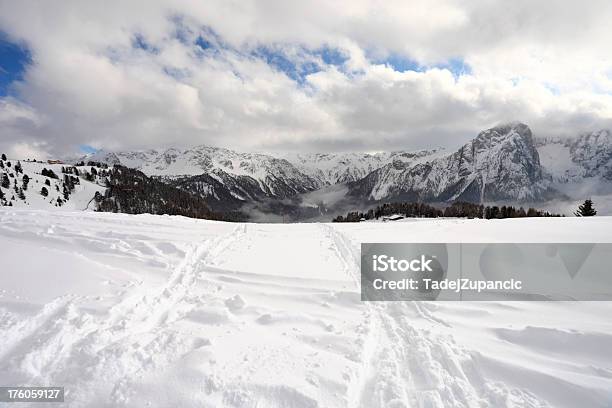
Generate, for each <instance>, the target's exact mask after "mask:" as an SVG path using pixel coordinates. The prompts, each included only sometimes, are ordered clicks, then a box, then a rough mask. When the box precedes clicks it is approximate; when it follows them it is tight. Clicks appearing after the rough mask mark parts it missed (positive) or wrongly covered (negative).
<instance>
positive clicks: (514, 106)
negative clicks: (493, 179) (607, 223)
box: [0, 0, 612, 154]
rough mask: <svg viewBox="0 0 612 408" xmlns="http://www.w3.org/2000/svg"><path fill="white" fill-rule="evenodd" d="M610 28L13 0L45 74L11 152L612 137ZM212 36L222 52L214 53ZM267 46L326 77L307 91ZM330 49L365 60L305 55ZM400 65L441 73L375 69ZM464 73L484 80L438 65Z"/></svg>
mask: <svg viewBox="0 0 612 408" xmlns="http://www.w3.org/2000/svg"><path fill="white" fill-rule="evenodd" d="M611 17H612V3H610V2H607V1H593V2H589V3H577V2H573V1H564V2H558V1H555V2H553V1H543V2H532V1H526V0H525V1H513V2H504V1H496V2H491V1H485V0H481V1H470V2H465V1H451V0H448V1H439V2H435V4H433V3H432V2H430V1H410V2H405V1H391V2H374V1H365V0H359V1H355V0H351V1H347V2H344V3H342V2H328V1H318V2H286V1H285V2H283V1H270V2H261V1H254V0H253V1H243V2H228V1H225V0H223V1H221V0H219V1H213V0H210V1H207V2H200V1H187V0H181V1H178V2H159V1H146V2H144V1H142V2H139V1H134V2H119V1H109V2H93V3H92V2H80V1H67V0H66V1H62V2H59V3H58V2H53V3H48V2H43V3H40V2H34V1H28V0H24V1H20V2H11V1H7V0H0V29H1V30H3V31H5V32H6V33H8V34H9V35H10V36H11V38H13V39H15V40H16V41H24V42H25V43H26V44H27V46H28V47H29V49H30V51H31V52H32V60H33V64H32V65H31V66H29V68H28V70H27V71H26V72H25V74H24V80H23V82H21V83H19V84H15V85H14V89H15V92H16V98H17V99H15V98H5V99H4V100H2V103H1V104H0V134H1V135H2V139H1V140H0V148H4V149H5V150H6V149H9V148H11V146H15V145H20V146H25V145H27V146H34V147H36V151H39V152H44V151H47V150H48V151H50V152H52V153H58V152H64V151H66V150H67V149H74V148H76V146H78V145H81V144H89V145H92V146H96V147H105V148H111V149H124V148H145V147H159V146H168V145H177V146H190V145H194V144H201V143H205V144H214V145H222V146H228V147H235V148H239V149H249V150H257V149H260V150H261V149H263V150H271V149H291V150H305V149H309V150H334V149H335V150H382V149H391V148H392V149H397V148H411V147H423V146H430V145H431V144H437V145H450V146H455V145H458V144H460V143H462V142H463V141H464V140H465V139H466V138H469V137H471V136H473V135H474V134H475V133H477V132H478V131H479V130H481V129H483V128H484V127H487V126H490V125H493V124H495V123H497V122H501V121H508V120H522V121H525V122H527V123H528V124H530V125H531V126H532V128H533V129H534V131H536V132H537V133H538V134H546V135H548V134H572V133H576V132H580V131H584V130H588V129H595V128H599V127H605V126H609V125H610V122H611V121H612V79H611V78H612V59H611V58H610V55H609V52H608V48H609V46H608V42H609V39H610V38H612V26H611V25H610V24H608V22H609V21H610V19H611ZM210 30H212V32H214V33H216V34H217V35H218V41H220V43H221V45H219V44H217V46H216V49H215V50H214V51H213V50H209V51H207V52H202V50H198V49H197V47H195V46H194V45H193V42H194V41H195V40H196V39H197V37H198V35H200V34H202V33H206V32H209V31H210ZM177 31H180V35H179V36H177ZM136 36H139V38H141V39H142V41H144V42H146V44H148V46H149V47H151V49H154V52H152V51H150V50H145V49H142V48H136V47H134V46H133V44H134V40H135V38H136ZM259 46H266V47H268V48H270V49H273V50H276V51H278V52H282V53H283V55H284V56H285V57H286V58H288V59H289V60H292V61H293V62H294V63H297V64H298V65H299V64H302V65H304V64H308V63H317V64H319V65H320V68H321V71H320V72H316V73H313V74H311V75H309V76H307V77H305V78H304V83H298V82H296V81H295V80H294V79H292V78H290V77H289V76H288V75H286V73H284V72H282V71H280V70H278V69H277V68H274V66H271V65H269V64H268V63H266V61H265V60H264V59H263V58H258V57H256V56H253V54H252V51H253V50H255V49H257V47H259ZM323 47H327V48H328V49H338V50H341V52H342V53H343V54H344V55H346V56H347V57H348V60H346V61H345V62H344V63H343V65H342V66H337V65H326V64H324V63H323V62H322V58H321V57H320V56H317V55H316V54H313V53H308V52H304V49H310V50H317V49H321V48H323ZM385 55H400V56H402V57H403V58H406V59H407V60H414V61H415V62H416V63H418V64H419V65H421V66H429V67H431V68H429V69H426V70H424V71H423V72H414V71H406V72H398V71H395V70H394V69H393V67H392V66H391V65H388V64H387V65H384V64H382V63H375V62H374V61H372V60H371V59H369V58H371V56H379V57H380V56H385ZM453 59H454V60H463V61H465V63H466V64H467V65H469V67H470V68H471V72H468V73H467V74H463V75H458V74H457V73H456V72H455V73H453V72H451V71H450V70H449V69H443V68H435V66H436V65H440V64H444V63H447V62H448V61H449V60H453ZM304 66H305V65H304ZM442 66H443V65H442ZM41 154H42V153H41Z"/></svg>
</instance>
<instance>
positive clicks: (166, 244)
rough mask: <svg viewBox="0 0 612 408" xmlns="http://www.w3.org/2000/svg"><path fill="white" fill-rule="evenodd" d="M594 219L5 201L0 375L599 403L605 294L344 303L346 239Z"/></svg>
mask: <svg viewBox="0 0 612 408" xmlns="http://www.w3.org/2000/svg"><path fill="white" fill-rule="evenodd" d="M611 227H612V218H609V217H593V218H590V219H588V218H585V219H578V218H547V219H545V218H541V219H539V218H538V219H512V220H490V221H487V220H460V219H448V220H442V219H437V220H424V219H422V220H411V219H406V220H400V221H396V222H393V223H382V222H379V223H375V222H364V223H351V224H283V225H278V224H241V223H223V222H213V221H206V220H193V219H187V218H183V217H170V216H153V215H137V216H133V215H125V214H109V213H94V212H82V211H78V212H60V211H45V210H24V209H21V210H19V209H13V208H6V207H5V208H2V209H0V248H2V255H3V256H2V269H0V274H2V275H1V276H2V286H1V288H0V379H1V382H2V385H25V384H27V385H56V386H57V385H59V386H65V387H66V401H67V402H68V404H67V405H69V406H74V407H110V406H152V407H169V406H182V407H202V406H204V407H383V406H384V407H407V406H416V407H448V406H454V407H481V406H489V407H498V406H509V407H547V406H555V407H575V406H585V407H586V406H588V407H606V406H610V402H611V401H612V355H611V354H610V352H609V345H610V344H612V321H611V320H610V319H609V316H610V313H611V312H612V303H606V302H573V303H569V302H463V303H459V302H457V303H455V302H374V303H368V302H361V301H360V295H359V287H358V282H359V280H358V279H359V269H358V265H359V257H358V255H359V244H360V242H407V241H418V242H512V241H517V242H521V241H522V242H593V241H595V242H611V239H612V234H611V233H610V231H612V229H611ZM22 405H24V406H25V405H26V404H22Z"/></svg>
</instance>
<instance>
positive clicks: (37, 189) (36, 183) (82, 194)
mask: <svg viewBox="0 0 612 408" xmlns="http://www.w3.org/2000/svg"><path fill="white" fill-rule="evenodd" d="M7 162H11V167H9V166H8V165H6V163H7ZM18 162H19V163H21V167H22V169H23V173H17V172H16V171H15V165H16V164H17V163H18ZM4 163H5V165H4V168H0V178H2V176H3V174H7V175H8V177H9V180H10V184H11V185H10V187H9V188H3V187H1V186H0V189H1V190H2V192H3V193H4V195H5V200H6V205H8V204H9V203H10V204H11V206H13V207H15V208H31V209H48V208H54V209H57V210H62V211H74V210H93V205H92V202H91V201H92V199H93V197H94V195H95V194H96V192H100V193H101V194H103V193H104V190H105V187H104V184H103V180H102V179H101V178H97V179H96V181H95V182H90V181H87V180H85V178H83V177H78V178H79V183H78V184H76V185H75V186H74V190H73V191H71V192H70V194H69V196H68V200H65V199H64V194H63V191H64V174H62V167H64V165H61V164H48V163H40V162H26V161H18V160H13V159H10V158H9V159H8V160H7V161H5V162H4ZM77 168H78V169H79V171H80V172H81V173H83V174H84V172H88V173H91V169H92V166H79V167H77ZM43 169H47V170H52V171H53V173H55V174H56V175H57V177H58V178H57V179H55V178H51V177H45V176H43V175H42V174H41V172H42V170H43ZM97 170H99V169H97ZM83 174H82V175H83ZM24 175H27V176H28V177H29V178H30V181H29V183H28V187H27V189H25V190H24V189H23V176H24ZM73 176H74V177H76V176H75V175H73ZM46 181H48V182H49V185H47V184H45V182H46ZM15 182H17V186H18V188H19V189H20V190H23V194H24V196H25V199H20V198H19V196H18V193H17V192H16V191H15V188H14V186H15ZM43 187H45V188H46V189H47V191H48V193H49V194H48V196H47V197H44V196H43V195H42V194H41V190H42V188H43ZM58 199H60V200H61V205H60V204H58ZM1 205H2V204H1V203H0V206H1Z"/></svg>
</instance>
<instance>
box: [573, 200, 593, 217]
mask: <svg viewBox="0 0 612 408" xmlns="http://www.w3.org/2000/svg"><path fill="white" fill-rule="evenodd" d="M596 214H597V211H596V210H595V208H594V207H593V201H592V200H584V204H582V205H579V206H578V211H576V212H575V213H574V215H575V216H576V217H592V216H594V215H596Z"/></svg>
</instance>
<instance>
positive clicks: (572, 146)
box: [536, 130, 612, 199]
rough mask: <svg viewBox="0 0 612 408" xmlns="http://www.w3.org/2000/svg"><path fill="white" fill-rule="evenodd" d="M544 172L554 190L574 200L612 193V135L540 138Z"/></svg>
mask: <svg viewBox="0 0 612 408" xmlns="http://www.w3.org/2000/svg"><path fill="white" fill-rule="evenodd" d="M536 143H537V149H538V152H539V154H540V161H541V163H542V167H543V168H544V170H545V171H546V172H547V173H549V174H550V175H551V176H552V178H553V182H554V187H555V188H556V189H557V190H559V191H561V192H563V193H564V194H565V195H567V196H568V197H570V198H573V199H584V197H589V196H595V195H610V194H612V133H610V131H609V130H600V131H597V132H591V133H585V134H582V135H579V136H577V137H573V138H563V139H561V138H542V139H537V141H536Z"/></svg>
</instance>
